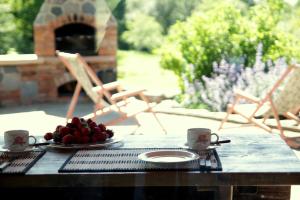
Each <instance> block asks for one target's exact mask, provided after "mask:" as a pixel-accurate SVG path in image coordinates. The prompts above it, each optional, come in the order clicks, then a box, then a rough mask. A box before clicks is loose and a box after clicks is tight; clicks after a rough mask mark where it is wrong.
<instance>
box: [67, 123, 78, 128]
mask: <svg viewBox="0 0 300 200" xmlns="http://www.w3.org/2000/svg"><path fill="white" fill-rule="evenodd" d="M66 127H68V128H76V126H75V125H74V124H72V123H67V125H66Z"/></svg>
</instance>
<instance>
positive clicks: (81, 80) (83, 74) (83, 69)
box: [56, 51, 166, 133]
mask: <svg viewBox="0 0 300 200" xmlns="http://www.w3.org/2000/svg"><path fill="white" fill-rule="evenodd" d="M56 53H57V55H58V57H59V58H60V60H61V61H62V62H63V63H64V65H65V66H66V68H67V69H68V70H69V72H70V73H71V74H72V75H73V76H74V78H75V79H76V80H77V85H76V88H75V91H74V94H73V97H72V100H71V103H70V105H69V109H68V112H67V115H66V118H67V120H68V119H70V118H72V116H73V112H74V109H75V106H76V104H77V101H78V97H79V95H80V91H81V89H83V90H84V91H85V92H86V94H87V96H89V97H90V98H91V100H92V101H93V102H94V111H93V114H92V116H93V118H94V119H95V118H96V116H99V115H104V114H107V113H110V112H117V113H118V114H119V115H120V117H118V118H116V119H113V120H110V121H109V122H107V123H105V124H106V125H113V124H116V123H119V122H121V121H123V120H126V119H127V118H130V117H132V118H133V119H135V121H136V122H137V124H138V125H139V126H140V123H139V122H138V120H137V119H136V115H137V114H138V113H141V112H146V111H148V112H151V113H152V114H153V116H154V117H155V119H156V121H157V122H158V124H159V126H160V127H161V128H162V130H163V131H164V132H165V133H166V131H165V129H164V127H163V126H162V124H161V122H160V121H159V119H158V118H157V116H156V114H155V112H153V110H152V108H153V107H154V105H155V103H150V102H149V101H148V98H147V97H146V96H145V95H144V93H143V92H144V91H145V90H144V89H136V90H124V89H123V88H122V86H121V85H120V83H119V82H111V83H107V84H103V83H102V81H101V80H100V79H99V78H98V76H97V75H96V73H95V72H94V71H93V69H92V68H91V67H90V66H89V65H88V64H87V63H86V61H85V60H84V59H83V58H82V57H81V56H80V55H79V54H71V53H64V52H59V51H57V52H56ZM112 91H117V92H116V93H114V94H112ZM104 97H105V100H104Z"/></svg>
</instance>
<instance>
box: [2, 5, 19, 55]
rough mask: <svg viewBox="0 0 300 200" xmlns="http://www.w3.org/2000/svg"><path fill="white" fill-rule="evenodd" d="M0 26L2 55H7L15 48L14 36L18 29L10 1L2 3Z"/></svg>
mask: <svg viewBox="0 0 300 200" xmlns="http://www.w3.org/2000/svg"><path fill="white" fill-rule="evenodd" d="M0 24H1V29H0V54H5V53H7V52H8V51H9V50H10V49H12V48H13V47H14V46H15V45H14V43H15V41H14V39H13V37H12V35H13V34H14V32H15V29H16V27H15V25H14V16H13V15H12V14H11V9H10V6H9V4H8V1H2V2H1V3H0Z"/></svg>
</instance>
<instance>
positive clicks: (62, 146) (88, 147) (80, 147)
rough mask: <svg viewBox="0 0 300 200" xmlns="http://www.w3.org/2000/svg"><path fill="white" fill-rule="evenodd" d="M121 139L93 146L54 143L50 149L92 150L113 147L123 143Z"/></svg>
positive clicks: (112, 139)
mask: <svg viewBox="0 0 300 200" xmlns="http://www.w3.org/2000/svg"><path fill="white" fill-rule="evenodd" d="M121 141H122V139H121V138H110V139H108V140H106V141H105V142H99V143H92V144H59V143H52V144H49V145H48V147H51V148H57V149H91V148H104V147H108V146H110V145H113V144H115V143H117V142H121Z"/></svg>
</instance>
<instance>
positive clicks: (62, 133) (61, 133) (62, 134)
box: [59, 127, 71, 138]
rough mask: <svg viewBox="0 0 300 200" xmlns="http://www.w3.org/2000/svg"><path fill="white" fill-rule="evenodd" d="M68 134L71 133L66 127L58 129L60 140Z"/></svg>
mask: <svg viewBox="0 0 300 200" xmlns="http://www.w3.org/2000/svg"><path fill="white" fill-rule="evenodd" d="M69 133H71V131H70V128H68V127H61V128H60V129H59V134H60V135H61V137H62V138H63V137H64V136H65V135H67V134H69Z"/></svg>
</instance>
